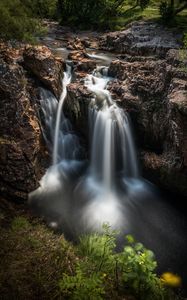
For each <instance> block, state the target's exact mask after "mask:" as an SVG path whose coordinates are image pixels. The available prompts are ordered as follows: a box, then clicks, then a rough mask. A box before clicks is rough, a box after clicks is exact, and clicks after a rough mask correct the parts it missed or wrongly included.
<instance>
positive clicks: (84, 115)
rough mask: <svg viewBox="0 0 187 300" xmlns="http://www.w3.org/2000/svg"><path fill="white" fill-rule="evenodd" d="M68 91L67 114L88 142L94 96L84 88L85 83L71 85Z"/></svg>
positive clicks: (65, 109)
mask: <svg viewBox="0 0 187 300" xmlns="http://www.w3.org/2000/svg"><path fill="white" fill-rule="evenodd" d="M84 75H85V74H84ZM67 90H68V95H67V98H66V101H65V106H64V111H65V114H66V115H67V116H68V117H69V119H70V120H71V121H72V123H73V124H74V127H75V128H76V130H77V132H79V133H80V134H81V135H82V136H83V137H84V139H85V140H87V141H88V139H89V136H88V133H89V131H88V106H89V102H90V100H91V99H92V97H93V95H92V93H90V92H89V91H88V90H87V88H86V87H85V86H84V82H83V81H82V82H80V81H77V82H74V83H71V84H69V85H68V87H67Z"/></svg>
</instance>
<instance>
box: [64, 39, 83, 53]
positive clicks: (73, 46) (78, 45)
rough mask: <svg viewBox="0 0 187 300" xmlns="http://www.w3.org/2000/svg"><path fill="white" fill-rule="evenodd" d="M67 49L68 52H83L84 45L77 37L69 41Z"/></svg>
mask: <svg viewBox="0 0 187 300" xmlns="http://www.w3.org/2000/svg"><path fill="white" fill-rule="evenodd" d="M67 49H69V50H84V49H85V43H83V42H82V41H81V39H79V38H78V37H76V38H75V39H73V40H70V41H69V42H68V44H67Z"/></svg>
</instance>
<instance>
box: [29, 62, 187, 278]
mask: <svg viewBox="0 0 187 300" xmlns="http://www.w3.org/2000/svg"><path fill="white" fill-rule="evenodd" d="M70 77H71V76H70V74H69V76H68V80H70ZM66 79H67V78H66ZM66 79H65V78H64V87H65V91H64V92H63V94H62V96H61V100H60V101H59V102H58V101H57V99H56V98H55V97H54V96H53V95H52V94H51V93H50V92H49V91H46V90H43V89H42V90H41V126H42V131H43V135H44V137H45V140H46V143H47V145H48V147H49V150H50V153H51V155H52V153H54V152H55V153H56V154H55V157H56V158H55V159H53V161H54V162H56V164H54V165H52V166H51V167H50V168H48V170H47V171H46V174H45V175H44V176H43V178H42V180H41V182H40V187H39V188H38V189H37V190H35V191H34V192H32V193H30V195H29V199H30V203H31V206H32V208H33V209H34V211H35V212H37V213H38V214H39V215H40V216H42V217H44V218H45V220H46V221H47V223H48V224H49V226H51V227H52V228H54V229H58V230H61V231H62V232H63V233H65V234H66V236H67V237H68V238H73V239H76V237H77V236H79V235H80V234H82V233H84V232H90V231H93V230H94V231H95V230H101V228H102V224H103V223H106V222H108V223H109V224H110V225H111V227H112V228H117V229H120V230H121V233H122V236H124V235H125V234H127V233H130V234H133V235H134V236H135V237H136V239H137V240H139V241H141V242H143V243H144V244H145V245H146V246H147V247H148V248H150V249H152V250H153V251H154V252H155V254H156V256H157V259H158V261H159V263H160V265H161V272H163V271H167V269H168V266H169V269H170V270H174V271H175V272H178V273H179V274H180V272H181V270H183V271H182V272H183V273H184V275H186V268H185V263H184V262H183V261H182V262H181V257H186V256H185V249H186V245H187V239H186V234H185V233H186V230H187V222H186V220H185V218H184V216H183V215H182V214H180V213H179V212H178V211H176V210H174V209H173V208H172V207H171V206H170V205H168V203H167V202H166V201H163V199H160V195H158V193H157V190H156V188H155V187H154V186H153V185H152V184H150V183H149V182H147V181H145V180H143V179H142V178H141V177H140V175H139V170H138V163H137V158H136V151H135V147H134V142H133V138H132V133H131V125H130V121H129V117H128V115H127V114H126V113H125V112H124V110H122V109H120V108H119V107H118V106H117V105H116V104H115V103H114V101H113V100H112V98H111V95H110V93H109V91H108V90H107V84H108V82H109V80H111V78H109V77H108V74H107V68H106V67H102V66H100V67H98V68H97V69H96V70H95V71H94V72H93V74H92V75H88V76H87V78H86V79H85V85H86V86H87V88H88V89H89V90H90V91H91V92H92V94H93V100H92V101H91V102H90V105H89V127H90V131H89V137H90V152H91V153H90V161H89V162H86V161H85V155H84V151H83V147H82V144H81V142H80V139H79V138H78V136H77V135H76V134H75V132H74V131H73V127H72V125H71V123H70V122H69V120H68V119H67V118H66V117H65V116H64V113H63V103H64V101H65V98H66V93H67V90H66V87H67V84H68V82H69V81H68V80H66ZM57 110H58V113H57ZM55 132H56V139H55V142H56V144H57V145H56V150H55V143H54V136H55ZM186 265H187V262H186ZM184 278H186V276H184Z"/></svg>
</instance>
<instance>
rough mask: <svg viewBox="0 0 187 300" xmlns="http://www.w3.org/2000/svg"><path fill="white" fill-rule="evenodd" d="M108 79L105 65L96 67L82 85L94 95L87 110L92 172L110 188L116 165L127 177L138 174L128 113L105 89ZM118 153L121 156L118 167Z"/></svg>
mask: <svg viewBox="0 0 187 300" xmlns="http://www.w3.org/2000/svg"><path fill="white" fill-rule="evenodd" d="M103 71H104V72H103ZM103 73H104V74H103ZM109 80H110V78H109V77H108V76H107V72H106V67H105V68H102V67H99V68H97V69H96V70H95V71H94V72H93V75H88V76H87V78H86V80H85V85H86V86H87V88H88V89H89V90H90V91H91V92H92V93H93V94H94V96H95V97H94V99H93V100H92V102H91V103H90V111H89V113H90V118H89V120H90V122H91V124H90V128H91V130H92V131H93V132H91V133H90V136H91V137H92V141H91V168H90V170H91V176H93V178H95V180H96V181H98V182H99V181H100V182H102V184H103V186H104V187H105V188H106V190H113V187H114V185H115V177H116V176H117V172H118V171H119V169H120V171H121V172H122V173H123V175H124V176H125V177H127V178H138V176H139V171H138V163H137V158H136V152H135V146H134V142H133V138H132V133H131V130H130V122H129V117H128V115H127V113H125V112H124V110H122V109H120V108H119V107H118V106H117V105H116V104H115V102H114V101H113V100H112V98H111V95H110V93H109V91H108V90H107V89H106V88H107V83H108V81H109ZM118 157H121V163H120V165H121V166H120V168H119V166H118V163H117V159H118Z"/></svg>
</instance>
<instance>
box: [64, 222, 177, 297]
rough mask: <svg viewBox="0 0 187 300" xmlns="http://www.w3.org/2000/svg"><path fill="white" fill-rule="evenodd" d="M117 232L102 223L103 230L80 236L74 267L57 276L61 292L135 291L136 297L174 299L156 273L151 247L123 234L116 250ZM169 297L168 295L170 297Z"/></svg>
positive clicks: (87, 294) (95, 294) (101, 293)
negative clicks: (122, 244) (147, 247)
mask: <svg viewBox="0 0 187 300" xmlns="http://www.w3.org/2000/svg"><path fill="white" fill-rule="evenodd" d="M116 234H117V233H116V232H114V231H112V230H111V229H110V227H109V226H107V225H105V226H104V232H103V233H102V234H99V233H93V234H91V235H86V236H84V237H81V239H80V244H79V246H78V255H79V257H81V259H78V260H77V263H76V265H75V269H74V270H73V273H71V274H64V275H63V278H62V279H61V280H60V284H59V285H60V289H61V291H62V294H63V295H65V296H68V297H69V298H70V299H79V300H82V299H83V300H84V299H85V300H86V299H93V300H94V299H104V298H103V297H104V296H106V298H107V296H108V297H110V298H111V299H116V297H117V295H118V296H119V295H128V294H130V295H134V296H135V297H137V299H139V300H141V299H142V300H150V299H155V300H161V299H164V300H165V299H174V298H171V294H170V295H168V292H167V290H166V289H165V287H164V286H163V284H162V282H161V280H160V278H159V277H158V276H157V275H156V273H155V268H156V266H157V263H156V261H155V258H154V254H153V252H152V251H150V250H147V249H146V248H145V247H144V246H143V245H142V244H141V243H137V242H136V241H135V240H134V238H133V237H132V236H127V237H126V240H127V242H126V245H125V247H124V249H123V251H122V252H120V253H116V251H115V248H116ZM169 297H170V298H169Z"/></svg>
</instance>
